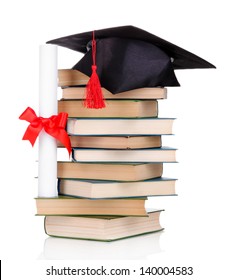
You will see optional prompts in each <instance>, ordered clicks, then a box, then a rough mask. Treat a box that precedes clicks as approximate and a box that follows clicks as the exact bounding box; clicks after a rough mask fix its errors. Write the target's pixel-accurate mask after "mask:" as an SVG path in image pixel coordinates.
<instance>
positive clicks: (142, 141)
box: [58, 135, 162, 149]
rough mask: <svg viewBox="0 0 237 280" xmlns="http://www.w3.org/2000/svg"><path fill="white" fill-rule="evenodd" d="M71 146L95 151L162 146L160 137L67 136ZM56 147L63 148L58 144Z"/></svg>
mask: <svg viewBox="0 0 237 280" xmlns="http://www.w3.org/2000/svg"><path fill="white" fill-rule="evenodd" d="M69 137H70V140H71V146H72V147H75V148H97V149H142V148H159V147H161V146H162V141H161V136H160V135H146V136H138V135H135V136H79V135H71V136H69ZM58 147H64V146H63V145H62V143H61V142H58Z"/></svg>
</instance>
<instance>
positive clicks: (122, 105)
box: [58, 99, 158, 118]
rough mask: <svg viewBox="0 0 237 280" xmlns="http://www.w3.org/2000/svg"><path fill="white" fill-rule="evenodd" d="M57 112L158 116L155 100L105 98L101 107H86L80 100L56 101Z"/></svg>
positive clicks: (79, 114)
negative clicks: (104, 103)
mask: <svg viewBox="0 0 237 280" xmlns="http://www.w3.org/2000/svg"><path fill="white" fill-rule="evenodd" d="M58 112H59V113H60V112H67V113H68V116H69V117H76V118H147V117H157V116H158V104H157V101H156V100H106V107H105V108H103V109H88V108H85V107H84V105H83V101H82V100H67V99H62V100H59V101H58Z"/></svg>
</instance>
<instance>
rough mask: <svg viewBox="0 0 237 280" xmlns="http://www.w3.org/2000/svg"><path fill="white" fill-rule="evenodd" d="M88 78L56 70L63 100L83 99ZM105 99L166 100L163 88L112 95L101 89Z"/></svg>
mask: <svg viewBox="0 0 237 280" xmlns="http://www.w3.org/2000/svg"><path fill="white" fill-rule="evenodd" d="M88 81H89V77H88V76H87V75H85V74H83V73H82V72H80V71H77V70H72V69H59V70H58V86H59V87H61V88H62V98H63V99H84V98H85V85H86V84H87V82H88ZM102 92H103V95H104V98H105V99H166V98H167V89H166V88H163V87H152V88H149V87H147V88H138V89H134V90H130V91H125V92H121V93H119V94H112V93H111V92H109V91H108V90H106V89H105V88H102Z"/></svg>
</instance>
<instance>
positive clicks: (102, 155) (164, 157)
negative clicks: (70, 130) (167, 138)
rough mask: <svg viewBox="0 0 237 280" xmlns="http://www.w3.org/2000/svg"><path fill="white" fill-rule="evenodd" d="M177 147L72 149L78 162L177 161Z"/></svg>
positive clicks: (74, 158) (73, 156)
mask: <svg viewBox="0 0 237 280" xmlns="http://www.w3.org/2000/svg"><path fill="white" fill-rule="evenodd" d="M175 154H176V149H174V148H169V147H161V148H156V149H155V148H154V149H138V150H112V149H111V150H110V149H106V150H103V149H83V148H82V149H81V148H73V149H72V158H73V160H74V161H78V162H175V161H176V158H175Z"/></svg>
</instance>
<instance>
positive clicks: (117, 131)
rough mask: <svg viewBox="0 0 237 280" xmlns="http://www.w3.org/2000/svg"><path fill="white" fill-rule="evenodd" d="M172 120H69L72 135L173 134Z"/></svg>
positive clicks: (68, 128) (68, 125)
mask: <svg viewBox="0 0 237 280" xmlns="http://www.w3.org/2000/svg"><path fill="white" fill-rule="evenodd" d="M173 122H174V119H172V118H145V119H80V118H69V119H68V121H67V132H68V133H69V134H71V135H116V136H117V135H123V136H124V135H126V136H128V135H162V134H168V135H170V134H172V126H173Z"/></svg>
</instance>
